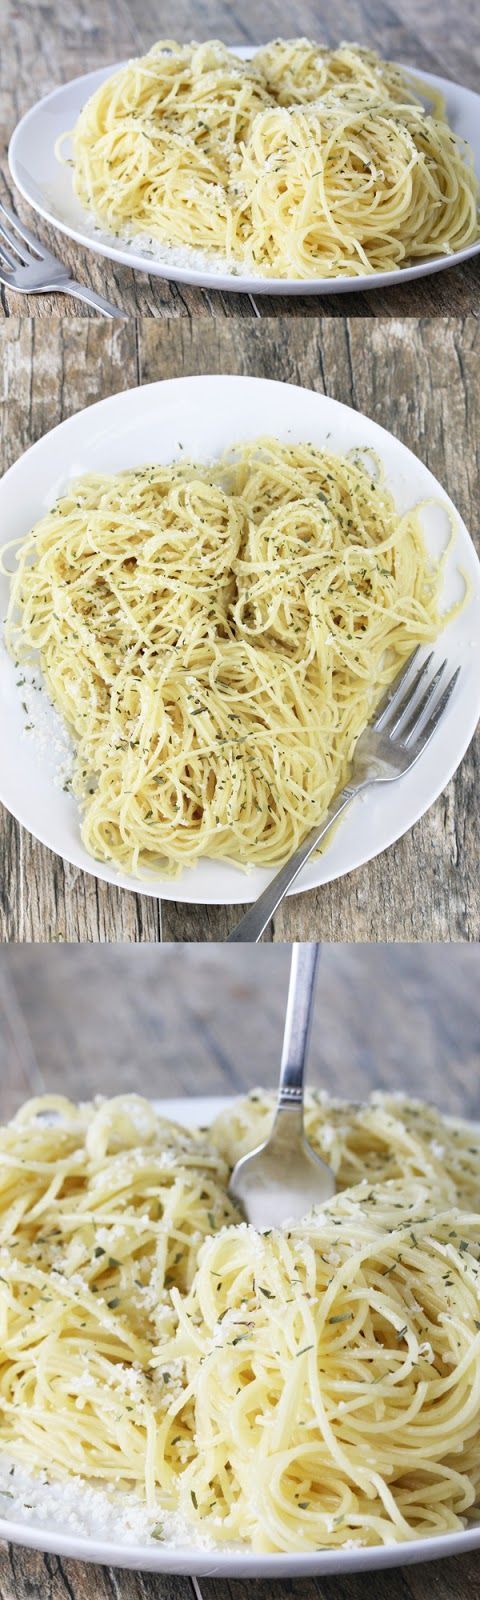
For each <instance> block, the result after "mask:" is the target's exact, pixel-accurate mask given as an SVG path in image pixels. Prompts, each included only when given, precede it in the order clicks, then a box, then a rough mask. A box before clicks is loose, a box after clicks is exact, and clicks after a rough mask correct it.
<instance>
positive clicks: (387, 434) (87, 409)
mask: <svg viewBox="0 0 480 1600" xmlns="http://www.w3.org/2000/svg"><path fill="white" fill-rule="evenodd" d="M205 382H208V383H212V382H215V384H218V385H225V384H226V385H228V386H238V388H240V387H251V385H252V384H257V383H258V384H261V385H262V386H263V387H265V385H268V386H269V387H270V388H271V389H272V388H273V389H279V388H281V389H282V390H288V391H290V392H292V393H297V392H298V391H299V392H300V393H301V394H302V395H307V396H308V397H309V398H311V399H312V400H313V401H314V402H315V403H317V402H318V403H319V405H320V407H322V406H324V405H326V406H333V407H334V409H335V410H336V411H337V412H338V413H340V414H342V413H346V414H347V415H348V416H349V417H351V416H354V417H355V418H357V419H359V421H360V422H361V421H362V420H363V421H365V422H367V423H368V424H369V426H372V427H373V428H374V430H375V432H376V433H377V434H378V435H379V437H380V443H382V441H386V442H388V441H392V440H393V442H394V445H395V447H396V448H398V450H399V451H400V452H401V453H404V454H405V453H406V458H407V460H408V461H411V462H413V463H415V464H416V465H418V466H420V467H421V469H422V471H423V472H425V473H426V474H427V475H428V477H429V478H430V479H431V480H432V485H434V486H435V492H436V495H438V497H439V499H440V500H441V502H442V503H446V504H447V505H448V506H449V507H450V508H451V509H452V510H453V512H454V516H455V521H456V525H457V526H458V528H459V529H460V530H461V532H462V536H464V537H465V538H466V539H467V541H468V546H469V552H470V555H471V558H472V561H473V564H474V568H475V573H476V578H477V585H478V588H477V589H476V590H475V591H474V595H473V597H472V598H473V600H475V599H476V600H477V602H478V601H479V600H480V557H479V555H478V554H477V551H476V549H475V545H474V543H473V539H472V536H471V534H470V533H469V530H468V529H467V527H466V524H465V523H464V521H463V518H462V517H461V515H460V513H459V511H458V510H457V508H456V506H455V505H454V503H453V501H452V500H451V499H450V496H449V495H448V494H447V492H446V490H445V489H444V488H443V486H442V485H441V484H440V483H439V481H438V479H436V478H435V477H434V475H433V473H431V472H430V469H429V468H428V467H427V466H426V464H425V462H424V461H422V460H421V459H420V457H418V456H416V455H415V454H414V452H413V451H412V450H410V448H409V446H408V445H405V444H404V443H403V440H401V439H399V438H398V436H397V435H396V434H394V433H392V431H391V430H389V429H386V428H384V427H383V426H382V424H381V423H378V422H377V421H376V419H375V418H372V417H368V416H367V414H366V413H364V412H359V411H356V409H355V408H354V407H353V406H348V405H345V403H344V402H343V401H338V400H334V399H332V398H331V396H330V395H324V394H319V393H318V391H317V390H314V389H308V388H307V387H306V386H305V385H302V384H295V383H284V382H282V381H281V380H279V379H277V378H265V377H261V376H260V377H259V376H254V375H250V374H238V373H227V374H225V373H218V372H217V373H205V372H204V373H201V374H194V375H186V376H181V377H175V378H163V379H157V380H155V381H154V382H153V383H149V384H137V385H134V386H133V387H132V388H128V389H121V390H118V391H117V392H116V393H115V394H113V395H107V396H104V398H103V399H101V400H97V401H95V402H94V403H93V404H92V405H87V406H83V407H81V408H80V410H79V411H76V412H73V413H72V415H71V416H68V417H66V418H64V420H63V421H62V422H59V423H56V424H55V426H54V427H53V428H50V429H47V431H46V432H45V433H44V434H42V435H41V437H40V438H39V439H37V440H36V441H35V442H34V444H32V445H30V446H29V447H28V448H27V450H25V451H24V452H23V453H22V454H21V455H20V456H19V457H18V458H17V460H16V461H14V462H13V463H12V464H11V466H10V467H9V468H8V469H7V471H6V473H4V475H3V477H2V479H1V480H0V487H1V485H3V484H4V483H5V482H6V481H7V480H8V481H9V483H10V484H11V483H12V481H14V479H15V475H16V473H20V472H22V471H24V470H25V462H26V461H27V460H29V461H30V462H31V461H32V459H33V457H34V454H35V453H37V454H38V455H40V453H41V451H42V449H43V448H44V445H45V441H46V440H48V439H50V438H53V437H54V436H55V435H57V434H59V433H60V431H61V430H70V429H72V430H73V429H74V428H75V425H76V424H77V422H78V419H80V418H82V417H84V416H86V415H87V414H88V415H89V416H90V415H91V416H92V417H94V416H95V417H98V414H99V412H100V410H101V408H104V409H105V410H106V409H107V408H108V407H113V408H114V409H115V408H118V410H119V411H120V410H121V408H122V406H125V405H127V404H129V403H130V401H131V397H132V396H140V395H141V396H143V397H147V396H148V395H149V394H150V395H151V394H152V391H153V390H157V391H158V390H163V391H164V390H165V389H166V388H170V389H172V387H173V386H175V387H177V386H179V385H183V384H187V385H188V386H189V387H197V386H198V388H201V386H202V385H203V384H204V383H205ZM91 426H92V428H93V427H94V423H93V422H92V424H91ZM7 542H8V541H5V543H7ZM2 543H3V541H0V547H1V544H2ZM441 637H442V635H441V634H440V635H439V639H440V638H441ZM479 716H480V681H479V683H478V692H477V697H476V701H475V706H474V702H473V696H472V700H471V704H470V710H469V714H468V717H467V731H466V732H465V733H464V735H462V739H461V741H460V744H459V746H458V749H457V747H456V750H455V754H454V755H453V757H452V756H451V755H449V759H448V761H446V762H445V766H444V769H443V773H442V780H441V786H440V787H437V786H436V785H435V786H434V790H435V792H432V793H431V794H430V795H429V798H428V799H427V800H424V799H422V801H421V803H420V804H418V803H417V802H415V804H413V803H412V820H411V821H409V822H408V823H407V825H406V826H403V825H402V828H401V830H400V831H399V830H398V827H397V824H396V823H395V822H394V821H393V819H392V824H391V831H389V832H388V837H387V838H386V840H385V842H384V843H383V844H382V846H381V848H380V849H378V850H375V851H370V850H368V851H367V853H362V847H360V853H359V855H358V859H357V858H355V861H354V863H353V864H352V863H350V864H346V865H342V866H341V867H340V868H335V869H334V870H333V872H332V873H328V870H327V874H326V875H325V876H322V878H321V880H320V882H316V883H313V884H312V883H311V882H310V881H309V868H308V867H307V868H306V869H304V871H303V872H302V875H301V877H300V880H297V881H296V882H295V884H294V885H293V886H292V888H291V889H290V890H289V891H288V893H289V894H299V893H306V892H308V891H309V890H310V889H313V888H315V889H317V888H321V887H323V885H324V884H326V883H329V882H336V881H337V880H338V879H340V878H343V877H345V876H347V875H348V874H349V873H351V872H355V871H358V870H359V869H360V868H361V867H364V866H365V865H367V864H368V863H369V862H370V861H373V860H375V859H376V858H377V856H379V855H382V854H383V853H384V852H385V851H387V850H389V849H391V847H392V845H394V844H396V843H397V842H398V841H399V840H400V839H402V838H403V837H404V836H405V834H407V833H410V832H411V829H412V828H413V827H415V825H416V823H417V822H418V821H419V820H420V818H421V817H422V816H424V815H425V813H426V812H427V811H428V810H429V809H430V807H431V806H432V805H434V804H435V803H436V801H437V800H438V799H439V798H440V795H441V794H443V793H444V790H445V789H446V787H447V785H448V784H449V783H450V781H451V778H452V777H453V776H454V774H455V772H456V771H457V769H458V767H459V765H460V763H461V762H462V761H463V759H464V756H465V753H466V751H467V749H468V747H469V745H470V743H471V740H472V738H473V737H474V734H475V730H476V727H477V724H478V720H479ZM425 759H427V760H428V753H427V752H425V756H421V757H420V758H419V766H420V765H421V763H422V761H423V760H425ZM407 776H408V775H407ZM0 801H3V803H4V804H5V806H6V807H7V809H8V810H9V811H10V813H11V815H14V816H15V818H16V820H17V822H18V823H20V825H21V826H22V827H24V828H26V830H27V831H28V832H29V833H30V834H31V835H32V836H33V837H34V838H36V839H37V840H38V841H39V843H40V844H42V845H44V846H45V847H46V848H47V849H49V850H51V851H52V852H53V853H54V854H55V855H58V856H59V858H60V859H62V860H63V861H64V862H68V864H69V865H70V866H73V867H76V868H79V869H80V870H81V871H82V872H86V873H87V874H88V875H89V876H91V877H93V878H94V879H97V880H100V881H102V882H107V883H109V884H111V885H112V887H114V888H120V889H122V890H125V891H127V892H133V893H137V894H144V895H147V896H149V898H152V899H157V900H162V899H163V900H168V901H178V902H179V903H182V904H185V905H188V904H192V905H221V906H227V905H243V904H251V903H253V902H254V901H255V899H256V898H257V895H258V893H260V892H261V891H260V888H257V891H253V892H252V889H251V869H250V868H247V869H246V870H245V869H242V868H241V867H235V866H233V865H232V866H231V871H232V874H233V873H235V874H236V883H235V887H234V888H232V890H231V891H229V892H228V895H227V897H225V896H226V891H225V890H223V891H220V890H219V889H216V890H215V887H214V888H213V891H212V892H209V894H208V897H206V898H202V893H203V894H206V891H205V890H203V891H202V889H201V886H200V894H199V895H198V894H197V895H195V894H194V893H192V894H191V895H187V896H185V894H182V875H180V876H179V877H178V878H173V879H172V878H168V877H165V878H156V877H155V878H154V879H153V880H152V879H149V878H148V877H146V878H145V880H143V879H140V878H139V879H138V880H137V879H135V880H133V879H132V878H131V877H130V875H129V874H127V873H124V872H122V871H120V870H117V869H116V868H115V866H114V865H112V864H110V863H104V862H100V861H99V862H95V861H94V859H93V858H92V861H91V863H90V862H86V861H84V860H83V859H80V858H79V849H80V848H82V846H81V840H80V816H79V812H78V808H77V838H78V848H76V849H75V851H73V850H69V852H68V854H64V852H63V850H59V849H58V848H57V847H56V845H53V844H52V843H51V841H50V839H48V838H47V837H46V835H45V832H44V829H43V828H39V829H38V831H37V829H35V832H34V833H33V830H32V827H31V825H30V823H29V821H28V820H27V817H26V815H25V811H24V809H23V808H22V807H20V806H17V807H16V808H15V810H14V811H12V810H11V807H10V804H9V800H8V799H7V798H6V796H5V786H4V784H3V782H2V776H1V773H0ZM358 803H359V802H357V804H358ZM365 803H367V802H365ZM413 813H414V814H413ZM352 815H353V816H354V815H355V804H354V805H353V807H352V809H351V811H350V813H349V816H348V817H347V818H346V820H345V823H344V828H345V829H347V828H348V827H349V825H350V822H351V817H352ZM352 837H353V836H352ZM352 853H353V851H352ZM319 859H322V860H323V862H325V860H326V855H325V856H324V857H323V858H319ZM202 860H209V861H210V862H211V863H212V864H213V858H208V857H205V858H202ZM221 864H222V865H225V863H221ZM257 870H261V871H262V872H263V873H264V874H265V879H264V881H265V882H267V881H269V880H270V879H271V877H272V876H273V869H272V871H271V872H270V871H269V869H267V868H261V869H257ZM312 870H313V868H312V867H311V866H310V872H311V871H312ZM194 872H195V868H194V867H188V868H185V878H186V881H188V876H187V875H190V874H192V875H193V874H194ZM305 878H307V881H305ZM232 883H233V878H232ZM194 887H195V884H194ZM217 896H218V898H217Z"/></svg>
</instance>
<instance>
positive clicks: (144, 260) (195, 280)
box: [8, 45, 480, 297]
mask: <svg viewBox="0 0 480 1600" xmlns="http://www.w3.org/2000/svg"><path fill="white" fill-rule="evenodd" d="M227 48H229V49H230V50H231V51H232V54H234V55H238V56H239V57H240V58H241V59H242V60H249V59H252V57H253V56H255V54H256V52H257V50H259V49H261V48H262V47H261V46H260V45H236V46H235V45H230V46H229V47H227ZM130 59H134V58H130V57H128V58H126V59H125V60H124V61H120V62H115V63H113V64H112V65H110V66H107V67H105V69H104V68H103V67H99V68H96V69H95V71H93V72H86V73H80V74H79V75H78V76H77V77H75V78H70V79H68V80H67V82H66V83H64V84H57V86H56V88H54V89H51V90H50V91H49V93H48V94H46V95H42V96H41V98H40V99H39V100H37V101H36V102H35V104H34V105H33V106H30V107H29V109H28V110H27V111H25V112H24V114H23V116H22V117H21V118H20V120H19V122H18V123H17V124H16V126H15V128H14V130H13V133H12V134H11V136H10V140H9V145H8V165H9V169H10V174H11V177H12V180H13V182H14V184H15V185H16V187H17V189H18V190H19V193H20V194H21V195H22V197H23V199H24V200H26V201H27V204H28V205H30V206H31V207H32V209H33V211H34V212H35V213H36V214H37V215H38V216H40V217H42V218H43V220H44V221H45V222H48V223H49V224H50V226H51V227H53V228H57V229H58V230H59V232H60V233H61V234H63V235H64V236H65V237H66V238H69V239H73V240H74V242H75V243H76V244H79V245H81V246H82V248H83V249H86V250H87V251H89V250H91V251H92V252H93V254H94V255H97V256H100V257H101V258H103V259H104V260H107V261H116V262H117V264H118V265H120V266H125V267H127V268H128V267H129V268H130V270H131V271H132V272H134V273H135V272H143V273H145V274H146V276H151V277H159V278H161V279H164V280H165V281H166V282H169V283H183V284H186V285H189V286H190V287H192V288H205V289H215V288H217V289H218V290H219V292H220V293H222V294H223V293H227V294H230V293H231V294H247V295H248V294H250V295H252V294H253V295H256V294H259V295H262V294H263V295H268V294H270V295H273V296H277V295H286V296H289V297H294V296H297V297H298V296H301V295H307V296H310V295H330V294H353V293H364V292H366V291H368V290H369V289H384V288H389V287H391V286H392V285H394V284H398V283H402V282H404V281H405V282H410V281H415V280H416V279H417V278H423V277H427V276H430V275H431V274H435V273H436V272H442V271H445V270H447V268H448V267H455V266H461V265H462V263H463V262H464V261H469V260H471V259H473V258H474V257H475V256H476V255H478V254H479V253H480V239H478V240H477V241H476V243H474V244H471V245H467V246H465V248H464V249H463V250H457V251H454V252H453V253H452V254H451V255H446V256H434V257H433V258H432V260H430V261H428V260H427V261H420V262H417V263H415V264H414V265H413V266H411V267H399V268H397V269H396V270H395V271H393V272H377V273H371V274H369V275H368V276H366V275H359V276H358V277H350V278H307V279H292V278H255V277H252V278H247V277H245V276H240V275H239V276H238V277H236V276H235V275H234V274H233V273H228V272H226V273H225V274H223V273H215V272H208V270H207V269H205V270H203V269H200V270H197V271H195V270H194V269H193V268H189V267H188V266H187V267H179V266H175V265H172V266H169V265H168V262H163V261H160V260H159V259H158V258H155V257H148V256H145V255H142V254H141V253H140V254H139V255H137V254H136V253H135V252H133V251H130V252H128V251H127V250H126V249H123V250H122V249H121V248H117V247H116V246H115V245H105V244H101V243H100V242H99V241H98V239H97V238H96V237H95V234H92V237H90V236H89V235H87V234H85V233H83V232H82V231H81V230H80V229H78V228H76V227H75V228H72V227H71V226H70V225H69V224H68V223H65V222H64V221H62V220H60V219H59V217H58V215H57V213H56V212H55V211H51V210H50V208H49V206H48V204H45V205H39V203H38V201H37V200H33V199H32V197H31V193H30V192H29V187H28V183H27V184H25V183H24V182H23V179H22V177H21V174H20V173H19V171H18V168H17V145H18V144H19V143H20V141H21V138H22V136H23V135H24V133H25V131H26V129H27V128H28V129H29V127H30V123H31V122H32V123H34V121H35V118H36V116H37V115H38V114H39V113H42V112H43V111H45V109H46V108H47V106H48V105H49V104H50V103H51V102H52V101H53V100H54V99H56V97H57V96H60V95H62V94H66V93H68V91H70V90H72V89H76V88H77V87H79V86H80V85H82V84H85V85H87V83H88V82H90V81H91V80H92V79H96V78H99V79H100V81H101V78H100V74H102V76H103V77H110V76H111V75H112V74H113V73H115V72H117V71H119V70H120V69H121V68H122V67H123V66H126V65H127V64H128V60H130ZM394 64H395V65H397V64H398V65H400V66H401V67H402V69H403V70H404V71H407V72H410V73H411V74H412V76H414V77H417V78H418V77H419V78H421V79H423V81H424V82H425V83H427V84H428V83H431V84H433V86H434V87H436V88H438V89H440V91H441V92H442V93H444V94H448V90H449V89H450V90H451V89H455V90H457V92H459V93H461V94H462V95H465V96H467V97H468V96H471V97H472V100H474V101H478V116H479V124H480V94H479V93H477V92H476V90H475V89H470V88H469V87H468V86H467V85H463V84H460V83H457V82H456V80H455V79H453V78H443V77H440V76H439V75H438V74H437V73H432V72H423V71H422V69H421V68H416V67H412V66H407V65H405V63H394ZM91 92H92V93H93V92H94V89H92V91H91Z"/></svg>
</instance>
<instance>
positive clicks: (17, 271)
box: [0, 203, 128, 322]
mask: <svg viewBox="0 0 480 1600" xmlns="http://www.w3.org/2000/svg"><path fill="white" fill-rule="evenodd" d="M5 218H6V222H7V223H9V224H10V227H7V226H6V223H5V220H4V219H5ZM28 245H29V246H30V249H28V248H27V246H28ZM0 283H3V284H4V285H5V288H6V289H16V290H17V291H18V293H19V294H46V293H47V292H48V290H54V291H55V292H57V290H58V292H59V293H60V294H71V295H73V297H74V298H75V299H77V300H85V301H86V303H87V305H89V306H95V310H96V311H101V312H103V315H104V317H112V318H113V317H117V318H118V319H119V320H120V321H122V322H128V317H127V315H126V313H125V312H124V311H120V310H119V308H118V306H112V305H111V303H110V300H104V299H103V296H102V295H101V294H96V293H95V292H94V290H93V289H89V288H87V286H86V284H83V283H76V282H75V280H74V278H69V276H68V270H67V268H66V267H64V266H62V262H61V261H57V257H56V256H53V255H52V254H51V251H50V250H47V249H46V246H45V245H44V244H41V243H40V240H39V239H36V238H35V234H34V233H31V232H30V229H29V228H27V227H26V225H25V223H24V222H20V218H19V217H17V216H16V215H15V212H14V211H9V209H8V206H5V205H3V204H1V203H0Z"/></svg>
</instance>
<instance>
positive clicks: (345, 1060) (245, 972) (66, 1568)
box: [0, 945, 480, 1600]
mask: <svg viewBox="0 0 480 1600" xmlns="http://www.w3.org/2000/svg"><path fill="white" fill-rule="evenodd" d="M288 965H289V953H288V950H287V949H285V948H284V947H283V948H282V947H279V946H276V947H275V948H272V947H271V946H270V947H267V948H263V949H262V951H261V952H257V951H255V950H254V949H253V948H252V947H251V946H232V948H231V949H230V950H227V949H222V948H216V949H212V948H211V947H209V946H205V947H203V948H202V947H199V946H198V945H196V946H195V945H192V946H184V947H183V948H182V949H178V948H173V947H172V948H170V949H162V950H161V951H158V950H157V949H155V950H154V949H152V948H149V947H148V946H147V947H145V946H144V947H143V948H141V949H131V948H123V949H122V948H121V947H119V946H117V947H113V948H110V949H108V950H104V951H102V953H101V959H99V953H98V951H95V950H92V949H91V948H88V947H86V946H83V947H82V948H79V949H73V948H71V947H69V948H68V949H67V948H63V949H61V948H60V949H59V948H55V949H51V948H50V949H48V948H45V947H43V948H42V947H41V946H33V947H31V948H29V949H28V948H23V949H20V948H19V947H15V946H11V947H10V948H9V949H4V950H2V951H0V1018H1V1026H0V1118H2V1119H4V1118H5V1117H7V1116H11V1115H12V1114H13V1113H14V1111H15V1110H16V1109H17V1107H18V1105H19V1104H20V1103H21V1101H22V1100H23V1099H24V1098H25V1097H26V1096H27V1095H30V1094H38V1093H42V1092H43V1091H44V1090H45V1089H48V1090H51V1091H57V1092H58V1091H60V1092H61V1093H66V1094H68V1093H70V1094H72V1096H74V1097H76V1098H80V1097H82V1098H85V1097H88V1096H90V1095H92V1094H94V1093H96V1092H98V1091H100V1092H102V1093H104V1094H116V1093H119V1092H122V1091H128V1090H131V1089H132V1088H135V1089H136V1090H137V1091H138V1092H140V1093H144V1094H147V1095H158V1096H160V1097H161V1096H165V1097H167V1098H168V1097H169V1096H170V1095H171V1093H172V1090H173V1089H174V1090H175V1093H176V1094H183V1093H185V1094H192V1093H198V1092H201V1093H202V1094H217V1095H218V1094H226V1093H227V1094H228V1093H230V1092H232V1093H239V1092H243V1091H244V1090H245V1089H247V1088H251V1087H253V1086H254V1085H255V1084H258V1083H259V1082H263V1083H267V1084H273V1083H274V1082H275V1077H276V1073H277V1069H278V1060H279V1051H280V1043H281V1036H282V1026H283V1015H284V1006H285V989H286V983H287V976H288ZM87 990H88V1006H86V1005H85V994H86V992H87ZM479 996H480V952H479V949H478V947H473V946H469V947H467V946H464V945H463V946H462V945H457V946H455V947H450V948H449V949H447V948H445V947H442V946H433V947H432V946H423V947H420V948H419V947H418V946H408V945H403V946H400V945H399V946H396V947H395V948H394V949H392V948H387V947H385V946H383V947H382V946H378V945H377V946H375V947H374V946H372V945H370V946H366V947H363V948H359V947H358V946H357V947H356V948H353V947H352V946H351V945H348V946H343V947H342V946H336V947H329V946H326V947H325V948H324V950H323V952H322V957H321V965H320V972H319V983H318V990H317V1003H316V1015H315V1018H314V1023H313V1029H312V1046H311V1065H310V1074H309V1075H310V1081H311V1082H312V1083H315V1084H317V1085H320V1084H324V1085H326V1086H327V1087H328V1088H330V1090H331V1091H332V1092H333V1093H338V1085H339V1081H341V1085H342V1093H344V1094H345V1095H346V1096H349V1095H351V1096H354V1097H356V1098H358V1097H361V1096H364V1095H366V1094H367V1093H368V1092H369V1090H370V1089H371V1088H373V1087H380V1086H381V1087H385V1088H387V1087H390V1088H392V1089H396V1088H398V1087H402V1088H405V1089H406V1090H407V1091H409V1092H413V1093H415V1092H416V1093H417V1094H418V1092H419V1086H421V1092H422V1094H424V1095H425V1097H429V1098H430V1099H431V1100H432V1101H436V1102H437V1103H438V1104H439V1105H441V1106H442V1108H443V1109H444V1110H445V1111H447V1112H450V1113H453V1114H455V1113H457V1114H458V1113H460V1114H464V1115H465V1114H470V1115H472V1117H475V1116H476V1117H479V1116H480V1084H479V1077H478V1034H479V1026H480V999H479ZM476 1580H477V1581H476ZM476 1593H478V1553H477V1554H476V1555H475V1554H473V1555H470V1556H465V1557H463V1558H461V1559H459V1560H457V1559H455V1560H449V1561H447V1562H443V1563H439V1562H434V1563H433V1564H432V1565H430V1564H428V1565H427V1564H422V1565H421V1566H418V1567H406V1568H403V1569H400V1568H399V1569H397V1570H396V1571H391V1572H388V1573H384V1574H383V1575H382V1574H381V1573H379V1574H378V1575H375V1574H374V1573H370V1574H365V1575H363V1576H362V1575H360V1576H356V1577H355V1576H354V1577H350V1578H348V1579H347V1578H345V1579H340V1578H338V1579H335V1578H332V1579H330V1580H329V1581H325V1580H324V1579H318V1580H315V1579H313V1578H312V1579H306V1580H305V1581H304V1582H298V1583H287V1582H285V1583H278V1584H273V1583H270V1584H269V1583H263V1584H262V1583H248V1584H246V1583H227V1582H219V1581H215V1580H213V1579H209V1580H207V1579H203V1578H202V1580H201V1584H200V1586H199V1587H197V1586H195V1585H194V1584H193V1583H192V1581H191V1580H189V1579H188V1578H173V1577H166V1578H161V1577H155V1576H154V1575H152V1574H148V1573H144V1574H135V1573H128V1572H122V1571H120V1570H115V1571H111V1570H108V1569H101V1568H98V1567H97V1568H95V1567H92V1566H87V1565H84V1564H82V1563H80V1562H75V1561H59V1560H58V1559H57V1558H56V1557H55V1556H42V1555H37V1554H35V1553H34V1552H29V1551H27V1550H24V1549H20V1548H16V1547H15V1548H14V1547H10V1548H8V1547H7V1548H5V1550H4V1549H3V1548H2V1549H0V1600H194V1597H195V1596H196V1600H199V1596H200V1600H201V1597H203V1600H269V1596H270V1594H271V1595H272V1596H275V1600H289V1597H290V1600H387V1597H388V1600H470V1597H472V1600H473V1596H474V1595H475V1594H476Z"/></svg>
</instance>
